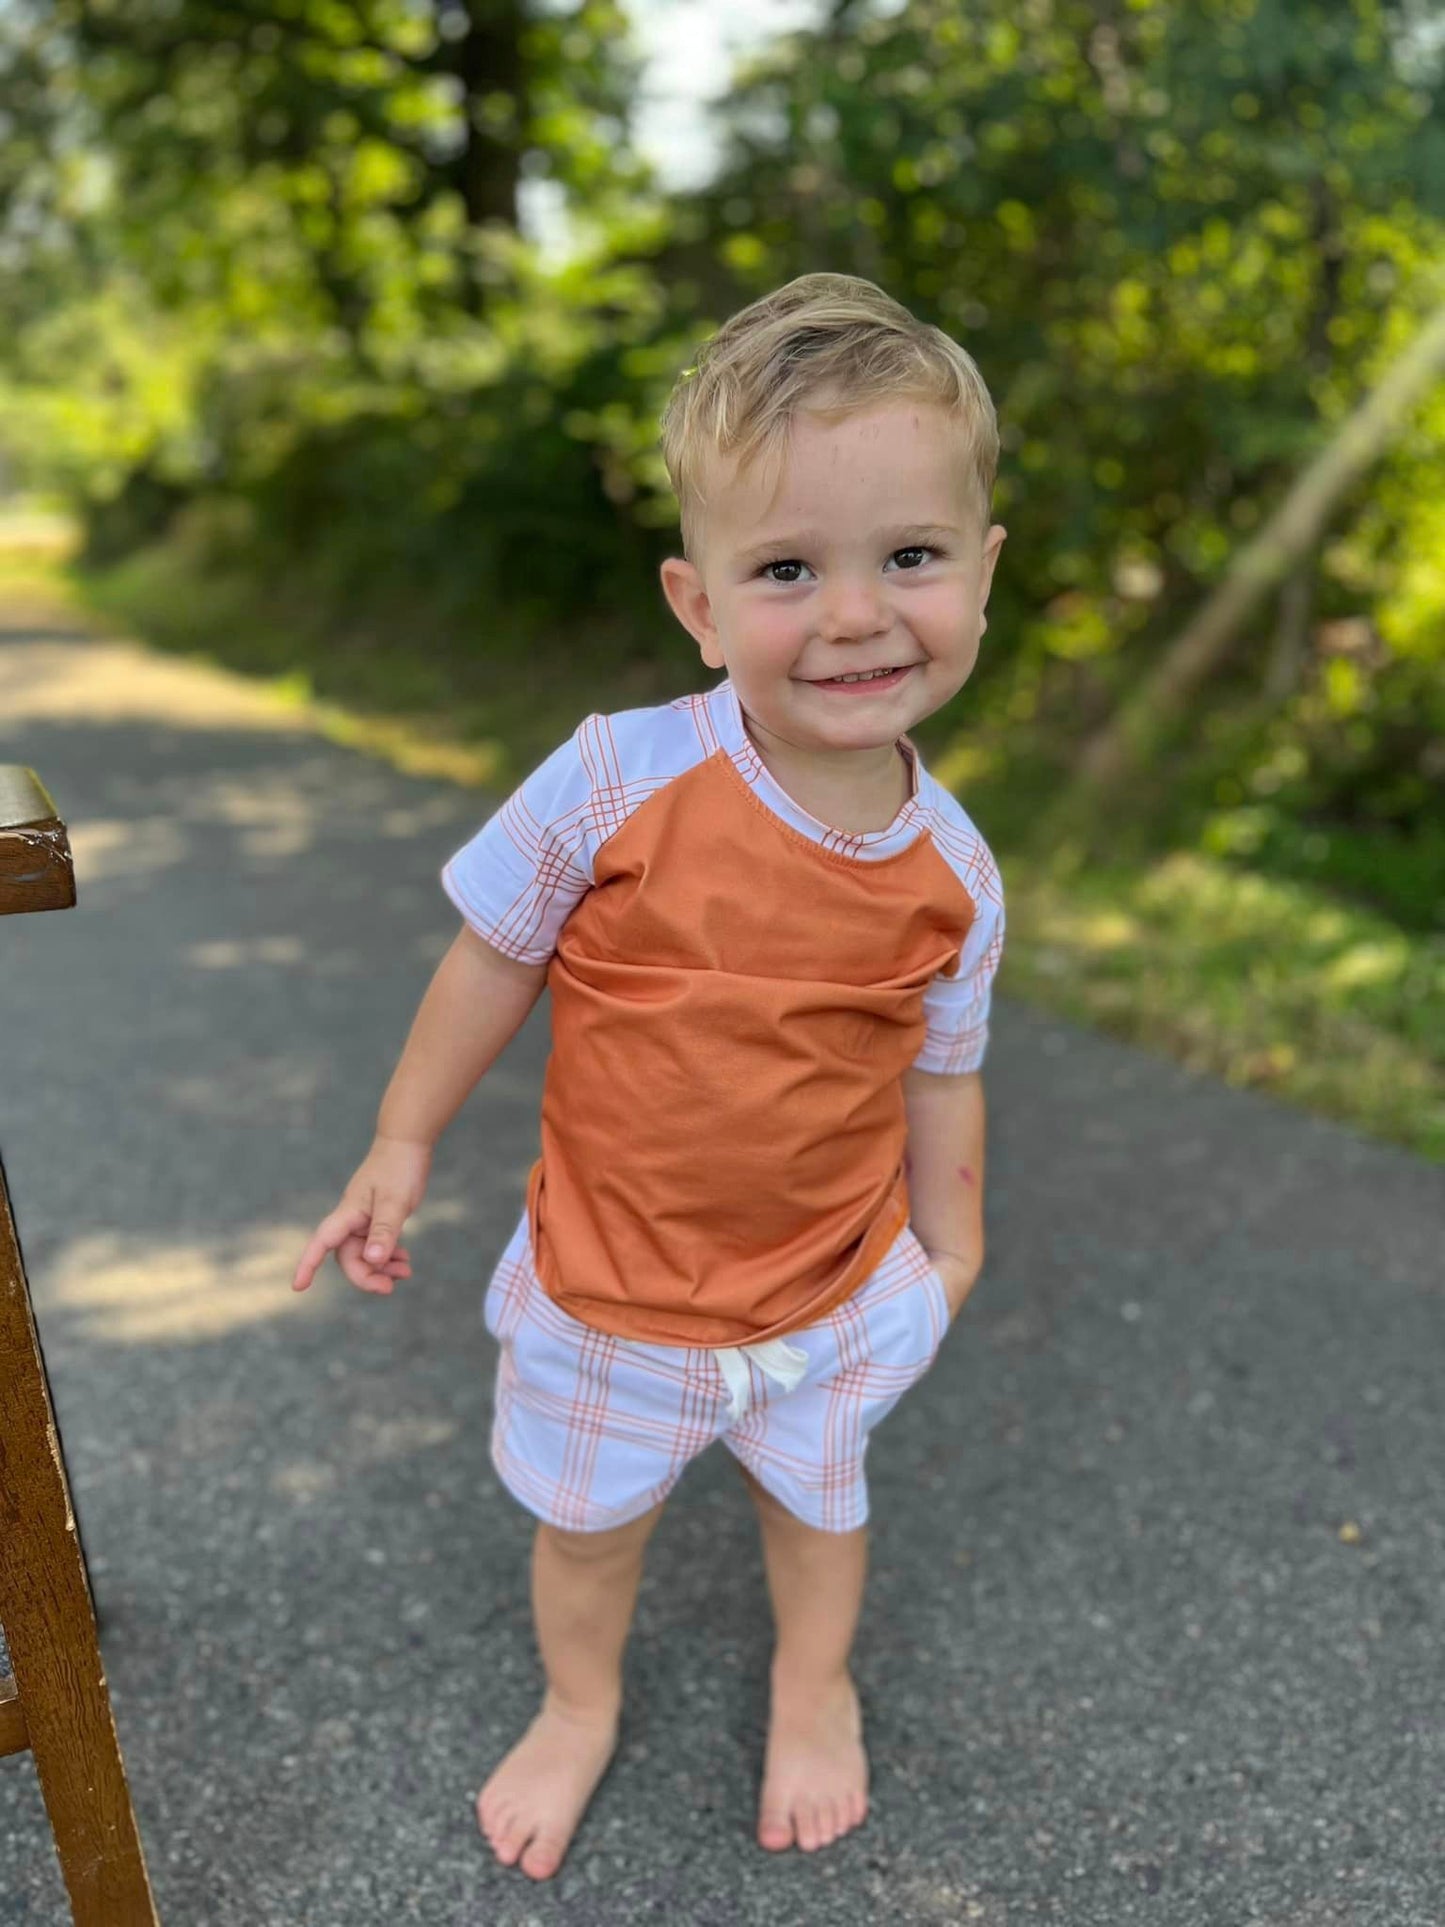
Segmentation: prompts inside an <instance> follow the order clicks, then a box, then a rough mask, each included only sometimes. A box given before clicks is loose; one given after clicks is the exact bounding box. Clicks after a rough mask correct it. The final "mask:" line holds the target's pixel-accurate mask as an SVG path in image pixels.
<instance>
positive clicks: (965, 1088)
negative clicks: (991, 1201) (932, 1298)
mask: <svg viewBox="0 0 1445 1927" xmlns="http://www.w3.org/2000/svg"><path fill="white" fill-rule="evenodd" d="M903 1100H904V1104H905V1107H906V1109H907V1113H908V1151H907V1169H908V1195H909V1217H910V1222H911V1223H912V1226H913V1230H914V1233H915V1235H916V1236H917V1238H918V1241H919V1243H920V1244H921V1245H922V1246H923V1248H924V1250H925V1251H926V1252H927V1253H928V1255H929V1257H930V1258H931V1259H932V1260H933V1262H934V1266H935V1268H936V1269H937V1271H938V1275H939V1277H940V1278H941V1279H942V1280H943V1288H944V1293H945V1295H946V1296H947V1298H948V1301H949V1303H950V1304H951V1305H952V1307H953V1309H954V1312H955V1313H957V1312H958V1310H959V1308H960V1307H961V1306H962V1304H963V1301H964V1299H965V1298H967V1296H968V1294H969V1293H970V1292H971V1291H972V1290H973V1287H974V1284H975V1283H976V1281H977V1279H978V1274H979V1272H980V1271H981V1270H982V1268H983V1141H984V1100H983V1073H982V1072H981V1071H956V1072H951V1073H939V1072H936V1071H920V1070H917V1069H912V1068H910V1069H909V1070H906V1071H905V1072H904V1073H903Z"/></svg>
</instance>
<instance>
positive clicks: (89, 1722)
mask: <svg viewBox="0 0 1445 1927" xmlns="http://www.w3.org/2000/svg"><path fill="white" fill-rule="evenodd" d="M74 902H75V870H74V866H73V863H72V860H71V854H70V838H69V834H68V832H67V830H66V827H65V825H64V823H62V822H61V820H60V817H59V815H58V814H57V812H56V808H55V804H54V803H53V802H52V800H51V797H50V793H49V791H48V790H47V789H46V788H45V785H44V784H43V783H42V782H41V781H40V779H39V777H38V776H37V775H36V774H35V772H34V770H32V769H27V768H26V767H25V766H24V765H23V764H19V765H17V764H13V763H0V915H10V914H13V913H15V912H17V911H28V910H64V909H68V908H69V906H70V905H71V904H73V903H74ZM0 1625H3V1626H4V1629H5V1644H6V1647H7V1648H8V1650H9V1654H10V1664H11V1666H12V1667H13V1668H14V1671H13V1673H12V1674H11V1675H8V1676H6V1677H5V1678H4V1679H0V1754H6V1753H16V1752H20V1751H22V1750H25V1749H27V1748H28V1750H29V1752H30V1753H31V1755H32V1757H33V1759H34V1761H35V1771H36V1774H37V1776H38V1778H39V1781H40V1791H41V1794H42V1796H43V1797H44V1800H45V1810H46V1812H47V1814H48V1815H49V1817H50V1829H51V1832H52V1833H53V1834H54V1836H55V1849H56V1852H57V1854H58V1855H59V1858H60V1870H61V1873H62V1874H63V1876H64V1878H65V1885H66V1890H67V1892H68V1893H69V1895H70V1906H71V1912H72V1916H73V1918H74V1920H75V1923H76V1927H157V1919H156V1911H155V1902H154V1899H153V1898H152V1895H151V1889H150V1881H149V1878H148V1876H147V1873H146V1865H145V1857H144V1854H143V1853H142V1851H141V1843H140V1836H139V1834H138V1832H137V1831H136V1824H135V1814H134V1811H133V1810H132V1806H131V1797H130V1788H129V1786H128V1784H127V1782H126V1777H125V1766H124V1763H123V1762H122V1760H121V1754H120V1746H119V1744H118V1742H117V1740H116V1734H115V1722H114V1720H113V1718H112V1717H111V1709H110V1694H109V1691H108V1690H107V1687H106V1683H105V1671H104V1668H103V1666H102V1664H101V1655H100V1643H99V1640H98V1639H97V1637H96V1627H95V1610H94V1604H93V1601H92V1599H91V1594H90V1581H89V1575H88V1574H87V1572H86V1569H85V1555H84V1551H83V1549H82V1547H81V1544H80V1535H79V1533H78V1531H77V1529H76V1522H75V1514H74V1512H73V1510H72V1507H71V1501H70V1480H69V1477H68V1475H67V1472H66V1468H65V1454H64V1451H63V1449H62V1447H61V1441H60V1433H59V1430H58V1429H57V1427H56V1423H55V1409H54V1405H53V1403H52V1401H51V1397H50V1385H49V1381H48V1379H47V1376H46V1371H45V1356H44V1353H43V1352H42V1351H41V1348H40V1336H39V1333H38V1332H37V1330H36V1326H35V1313H34V1309H33V1307H32V1305H31V1301H30V1284H29V1281H28V1279H27V1278H26V1276H25V1261H24V1258H23V1256H22V1253H21V1250H20V1237H19V1233H18V1232H17V1230H16V1227H15V1220H14V1216H13V1214H12V1211H11V1208H10V1192H9V1187H8V1185H7V1183H6V1179H5V1165H4V1162H3V1159H0Z"/></svg>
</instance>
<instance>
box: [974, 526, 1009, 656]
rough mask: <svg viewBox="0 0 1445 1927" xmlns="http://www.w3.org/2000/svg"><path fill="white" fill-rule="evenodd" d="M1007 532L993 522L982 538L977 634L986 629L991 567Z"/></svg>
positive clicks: (996, 558) (991, 578)
mask: <svg viewBox="0 0 1445 1927" xmlns="http://www.w3.org/2000/svg"><path fill="white" fill-rule="evenodd" d="M1007 534H1008V530H1007V529H1006V528H1005V527H1004V526H1003V524H1002V523H1001V522H995V523H994V524H993V526H992V528H990V530H989V532H988V534H987V535H986V536H985V537H984V538H983V548H982V550H981V552H980V555H979V568H978V633H979V634H980V635H982V634H983V632H984V630H985V629H987V627H988V617H987V615H985V613H984V611H985V610H986V609H987V608H988V593H989V590H990V589H991V588H992V587H993V566H994V564H995V562H997V561H998V552H999V550H1000V549H1001V548H1002V547H1003V545H1004V538H1005V537H1006V536H1007Z"/></svg>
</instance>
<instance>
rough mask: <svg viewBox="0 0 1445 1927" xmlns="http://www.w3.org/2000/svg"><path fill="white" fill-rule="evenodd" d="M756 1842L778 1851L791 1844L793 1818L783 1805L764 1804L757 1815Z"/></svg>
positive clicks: (775, 1851)
mask: <svg viewBox="0 0 1445 1927" xmlns="http://www.w3.org/2000/svg"><path fill="white" fill-rule="evenodd" d="M758 1844H759V1846H762V1847H767V1848H768V1849H769V1850H770V1851H771V1852H773V1853H778V1852H780V1851H781V1850H782V1849H783V1848H784V1847H791V1846H792V1844H793V1820H792V1816H791V1814H789V1813H788V1811H787V1809H786V1808H784V1807H774V1806H764V1807H763V1809H762V1811H761V1813H760V1814H759V1816H758Z"/></svg>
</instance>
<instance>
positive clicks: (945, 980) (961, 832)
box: [442, 680, 1004, 1346]
mask: <svg viewBox="0 0 1445 1927" xmlns="http://www.w3.org/2000/svg"><path fill="white" fill-rule="evenodd" d="M902 747H903V749H904V753H905V755H906V756H907V757H908V759H909V763H910V767H911V770H912V785H911V789H912V793H911V795H910V797H909V799H908V801H907V802H906V803H905V804H904V806H903V808H902V810H901V811H900V812H899V814H898V815H897V816H896V817H895V818H894V820H893V822H892V823H891V824H890V825H889V826H888V827H887V829H884V830H877V831H869V832H866V833H860V834H853V833H849V832H846V831H842V830H836V829H833V828H830V827H829V826H828V825H826V824H824V823H820V822H819V821H818V820H817V819H816V818H814V817H812V816H810V815H809V814H808V813H807V812H806V811H805V810H804V809H802V808H801V806H800V805H799V804H797V803H796V802H794V801H793V799H792V798H791V797H790V796H789V795H788V794H787V792H786V791H785V790H783V789H782V787H781V786H780V785H779V784H778V783H777V781H776V780H775V779H774V778H773V777H772V775H771V774H770V772H769V771H768V769H767V768H766V766H765V765H764V764H763V762H762V761H761V759H760V758H759V756H758V754H757V751H756V749H755V748H754V746H753V743H752V740H751V738H750V737H749V736H748V734H747V730H746V727H745V725H744V722H743V716H742V710H741V707H740V705H739V703H738V699H737V695H736V692H735V691H734V689H733V687H732V684H731V682H730V681H727V680H724V681H723V682H722V683H720V684H718V685H717V686H716V687H715V688H714V689H712V690H710V691H708V692H707V693H705V694H702V695H696V696H684V697H681V698H680V699H679V700H678V701H676V702H673V703H665V704H659V705H657V706H655V707H652V708H646V709H631V710H623V711H620V712H618V713H617V714H614V715H610V716H609V715H593V716H589V717H588V718H587V719H586V721H585V722H583V723H582V724H581V725H580V726H579V727H578V729H577V730H576V732H575V734H574V735H573V736H571V737H570V738H569V739H568V740H567V742H565V743H563V744H562V745H561V746H560V747H559V748H558V749H556V750H554V751H553V753H552V755H551V756H549V757H548V758H547V760H546V761H545V762H544V763H542V764H541V766H540V767H539V768H538V769H536V770H535V771H534V772H533V773H532V775H531V776H529V777H528V778H527V780H526V781H525V782H524V783H523V784H522V785H521V787H520V788H519V789H517V790H516V791H515V792H514V793H513V794H512V795H511V796H510V797H509V798H508V799H507V801H506V802H505V803H504V804H503V805H502V807H501V808H500V809H499V810H498V811H497V813H496V814H495V815H494V816H493V817H491V818H490V819H489V820H488V821H487V822H486V823H485V824H484V825H483V826H482V828H481V829H480V830H479V831H478V833H477V834H476V836H474V837H473V838H472V839H471V841H470V842H469V843H467V844H465V845H464V846H463V847H462V848H461V849H460V850H458V851H457V852H456V854H455V855H454V856H453V857H451V858H450V860H449V861H448V862H447V864H446V866H445V868H444V869H443V871H442V883H443V887H444V888H445V889H446V891H447V894H448V895H449V896H450V897H451V899H452V901H453V902H454V903H455V904H456V906H457V908H458V909H459V910H460V911H461V913H462V915H463V916H464V917H465V919H466V920H467V922H468V923H469V924H470V925H471V926H472V928H473V929H474V930H476V931H477V933H478V934H479V935H480V936H482V937H483V938H484V939H485V940H486V941H487V942H488V943H490V944H493V945H494V946H495V947H496V948H497V949H498V950H501V951H503V952H504V953H505V954H506V955H507V956H509V957H514V958H517V959H519V960H521V961H523V962H527V963H542V962H547V961H550V968H549V970H548V973H547V985H548V989H549V990H550V992H551V997H552V1010H551V1017H552V1052H551V1056H550V1057H549V1059H548V1062H547V1070H546V1077H545V1082H544V1085H543V1093H542V1129H541V1139H542V1148H541V1156H540V1157H539V1158H538V1159H537V1161H536V1162H535V1164H534V1165H533V1166H532V1170H531V1174H530V1177H529V1179H528V1185H527V1215H528V1221H529V1227H530V1231H531V1238H532V1249H533V1254H534V1259H535V1263H536V1267H537V1272H538V1275H539V1276H540V1278H541V1280H542V1283H543V1285H544V1287H545V1288H546V1290H547V1292H548V1293H549V1294H550V1295H551V1297H553V1298H554V1299H555V1300H556V1301H557V1303H558V1304H559V1305H560V1306H561V1307H562V1308H563V1310H564V1311H566V1312H568V1313H570V1314H571V1316H572V1317H574V1318H577V1319H580V1320H581V1321H582V1322H583V1323H584V1324H588V1325H592V1326H594V1327H596V1328H597V1329H598V1330H600V1331H605V1332H613V1333H616V1334H618V1335H620V1336H622V1337H625V1338H636V1339H643V1340H647V1341H649V1342H651V1343H655V1344H677V1345H704V1346H720V1345H742V1344H752V1343H756V1342H757V1341H759V1340H761V1339H764V1338H771V1337H777V1336H781V1335H782V1334H783V1333H786V1332H789V1331H794V1330H796V1329H797V1328H798V1327H799V1326H802V1325H805V1324H809V1323H811V1322H812V1320H814V1319H815V1318H819V1317H821V1316H822V1315H823V1313H825V1312H827V1311H829V1310H830V1309H831V1308H832V1307H833V1306H834V1305H836V1304H837V1303H838V1302H839V1301H840V1300H841V1299H843V1298H846V1297H847V1296H848V1295H849V1293H851V1292H853V1291H854V1290H856V1289H857V1288H858V1287H859V1286H860V1285H861V1284H862V1282H863V1280H864V1279H865V1278H866V1277H867V1276H868V1275H869V1273H870V1272H871V1271H872V1270H873V1269H874V1268H875V1267H876V1266H877V1264H878V1263H879V1262H880V1261H881V1259H882V1257H883V1255H884V1253H885V1252H886V1251H887V1249H888V1247H889V1245H890V1244H891V1243H892V1242H893V1239H894V1238H895V1237H896V1236H897V1234H898V1232H899V1230H900V1229H901V1228H902V1226H903V1225H904V1224H905V1223H906V1222H907V1219H908V1191H907V1185H906V1181H905V1177H904V1169H903V1153H904V1147H905V1138H906V1118H905V1112H904V1101H903V1087H902V1081H901V1080H902V1075H903V1072H904V1071H905V1070H907V1069H908V1068H909V1066H910V1065H917V1066H918V1067H919V1068H920V1069H922V1070H933V1071H968V1070H973V1069H975V1068H977V1066H978V1065H979V1064H980V1063H981V1062H982V1060H983V1054H984V1049H985V1044H986V1041H987V1035H988V1010H989V1000H990V992H991V986H992V980H993V976H994V973H995V971H996V970H997V967H998V960H999V955H1000V952H1001V950H1002V945H1003V931H1004V917H1003V893H1002V889H1001V886H1000V881H999V874H998V869H997V866H996V865H995V863H994V860H993V857H992V856H991V854H990V852H989V850H988V847H987V845H986V844H985V843H984V841H983V839H982V837H980V835H979V833H978V831H977V830H976V829H975V828H974V826H973V824H972V822H971V821H970V819H969V817H968V815H967V814H966V812H965V811H964V809H963V807H962V805H961V804H959V803H958V802H957V800H956V799H955V798H954V797H953V796H951V795H950V794H949V793H948V792H947V791H946V790H945V789H943V787H942V786H941V785H940V784H938V783H936V782H935V781H934V780H933V778H932V777H930V776H929V775H928V774H927V772H926V771H925V770H924V769H923V767H922V763H921V761H920V759H919V757H918V753H917V751H916V749H915V748H914V746H913V744H912V743H911V741H909V739H908V738H906V737H905V738H903V739H902Z"/></svg>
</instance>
